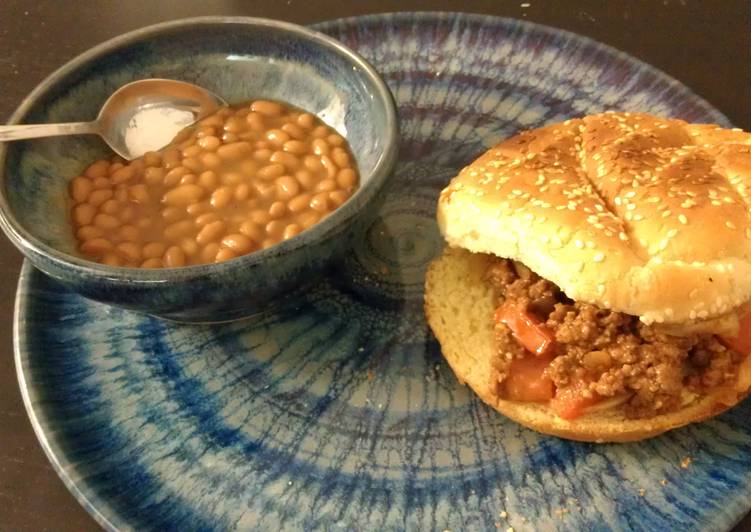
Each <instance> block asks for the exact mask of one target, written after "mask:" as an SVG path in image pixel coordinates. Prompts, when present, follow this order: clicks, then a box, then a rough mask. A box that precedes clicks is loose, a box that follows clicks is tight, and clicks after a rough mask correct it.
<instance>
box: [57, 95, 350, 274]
mask: <svg viewBox="0 0 751 532" xmlns="http://www.w3.org/2000/svg"><path fill="white" fill-rule="evenodd" d="M356 186H357V172H356V169H355V168H354V159H353V158H352V155H351V153H350V152H349V151H348V148H347V145H346V142H345V141H344V139H343V137H341V136H340V135H338V134H337V133H336V131H335V130H334V129H332V128H330V127H328V126H326V125H325V124H323V123H322V122H320V121H319V120H318V119H316V118H315V117H314V116H313V115H311V114H310V113H305V112H300V111H299V110H297V109H293V108H288V107H285V106H283V105H281V104H279V103H277V102H270V101H266V100H257V101H254V102H252V103H250V104H249V105H245V106H237V107H231V108H230V107H227V108H223V109H221V110H219V111H218V112H217V113H215V114H214V115H212V116H209V117H206V118H204V119H203V120H201V121H200V122H199V124H197V125H196V126H195V127H190V128H186V129H185V130H183V131H181V132H180V133H179V134H178V135H177V137H176V138H175V140H174V141H173V143H172V144H171V145H170V146H169V147H168V148H165V149H163V150H160V151H159V152H149V153H147V154H144V156H143V157H141V158H139V159H136V160H134V161H131V162H126V161H124V160H123V159H122V158H120V157H112V158H111V159H109V160H104V159H102V160H100V161H96V162H94V163H93V164H91V165H89V167H87V168H86V170H85V171H84V172H83V173H82V175H79V176H77V177H75V178H73V179H72V180H71V181H70V183H69V185H68V189H69V196H70V198H71V201H72V202H73V204H72V205H71V207H72V210H71V218H72V221H73V225H74V228H76V230H75V236H76V238H77V240H78V244H79V248H80V249H81V253H85V254H86V256H88V257H91V258H92V260H96V261H98V262H101V263H106V264H111V265H113V266H123V265H125V266H128V267H138V266H141V267H154V268H161V267H170V268H174V267H180V266H188V265H194V264H203V263H210V262H220V261H222V260H229V259H231V258H234V257H236V256H239V255H243V254H246V253H251V252H253V251H255V250H256V249H259V248H266V247H269V246H272V245H274V244H276V243H278V242H280V241H282V240H286V239H289V238H292V237H293V236H295V235H297V234H299V233H300V232H301V231H303V230H304V229H305V228H307V227H310V226H311V225H313V224H315V223H317V222H318V221H320V220H321V218H323V217H325V216H327V215H328V214H329V213H330V212H331V211H332V210H333V209H335V208H337V207H339V206H340V205H342V204H343V203H344V202H346V201H347V199H348V198H349V196H350V195H351V193H352V192H353V191H354V189H355V187H356ZM144 243H145V245H144ZM85 250H86V251H85Z"/></svg>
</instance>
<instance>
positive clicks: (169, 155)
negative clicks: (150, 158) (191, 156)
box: [162, 148, 183, 170]
mask: <svg viewBox="0 0 751 532" xmlns="http://www.w3.org/2000/svg"><path fill="white" fill-rule="evenodd" d="M182 160H183V158H182V152H181V151H180V150H178V149H177V148H168V149H167V150H165V152H164V153H163V154H162V166H164V168H166V169H167V170H170V169H172V168H175V167H176V166H179V165H180V162H181V161H182Z"/></svg>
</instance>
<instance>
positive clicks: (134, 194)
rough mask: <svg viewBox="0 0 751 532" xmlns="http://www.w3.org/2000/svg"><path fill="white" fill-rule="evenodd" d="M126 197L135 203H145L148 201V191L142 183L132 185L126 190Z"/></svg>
mask: <svg viewBox="0 0 751 532" xmlns="http://www.w3.org/2000/svg"><path fill="white" fill-rule="evenodd" d="M128 197H130V199H132V200H133V201H135V202H136V203H146V202H147V201H149V189H148V188H146V185H144V184H143V183H139V184H138V185H133V186H131V187H129V188H128Z"/></svg>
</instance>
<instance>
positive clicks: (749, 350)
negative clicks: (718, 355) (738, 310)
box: [719, 312, 751, 355]
mask: <svg viewBox="0 0 751 532" xmlns="http://www.w3.org/2000/svg"><path fill="white" fill-rule="evenodd" d="M719 338H720V341H721V342H722V343H723V344H725V345H726V346H727V347H729V348H730V349H732V350H733V351H737V352H738V353H741V354H743V355H751V312H749V313H747V314H746V315H745V316H743V317H742V318H741V326H740V329H739V330H738V336H736V337H735V338H728V337H727V336H720V337H719Z"/></svg>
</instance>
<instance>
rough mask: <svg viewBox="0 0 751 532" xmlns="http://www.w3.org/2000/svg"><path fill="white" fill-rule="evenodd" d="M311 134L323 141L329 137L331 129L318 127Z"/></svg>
mask: <svg viewBox="0 0 751 532" xmlns="http://www.w3.org/2000/svg"><path fill="white" fill-rule="evenodd" d="M310 134H311V135H313V136H314V137H315V138H317V139H322V138H324V137H327V136H328V135H329V128H328V127H326V126H316V127H314V128H313V131H311V133H310Z"/></svg>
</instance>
